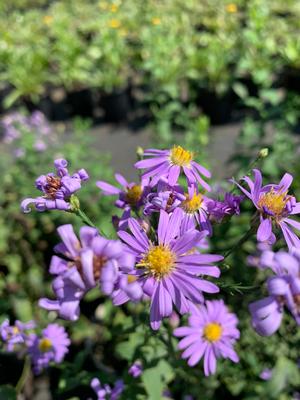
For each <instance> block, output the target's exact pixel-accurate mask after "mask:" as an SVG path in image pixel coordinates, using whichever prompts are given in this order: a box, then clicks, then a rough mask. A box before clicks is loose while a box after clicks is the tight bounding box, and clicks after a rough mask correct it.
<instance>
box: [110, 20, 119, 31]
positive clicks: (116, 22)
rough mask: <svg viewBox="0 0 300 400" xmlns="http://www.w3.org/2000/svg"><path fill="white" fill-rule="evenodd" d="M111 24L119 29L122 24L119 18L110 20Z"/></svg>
mask: <svg viewBox="0 0 300 400" xmlns="http://www.w3.org/2000/svg"><path fill="white" fill-rule="evenodd" d="M109 26H110V27H111V28H113V29H118V28H120V26H121V22H120V21H119V20H118V19H111V20H110V21H109Z"/></svg>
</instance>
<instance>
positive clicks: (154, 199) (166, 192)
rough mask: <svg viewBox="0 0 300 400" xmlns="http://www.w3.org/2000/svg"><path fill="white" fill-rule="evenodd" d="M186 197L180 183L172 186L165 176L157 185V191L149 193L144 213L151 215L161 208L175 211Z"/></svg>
mask: <svg viewBox="0 0 300 400" xmlns="http://www.w3.org/2000/svg"><path fill="white" fill-rule="evenodd" d="M185 198H186V197H185V195H184V191H183V188H182V187H181V186H180V185H174V186H170V185H169V184H168V181H167V180H166V179H165V178H164V179H160V180H159V181H158V183H157V186H156V193H150V194H148V196H147V198H146V200H145V206H144V214H145V215H150V214H152V213H153V212H159V211H160V210H165V211H166V212H168V213H170V212H173V211H174V210H175V208H177V207H178V206H179V205H180V204H181V202H182V201H184V200H185Z"/></svg>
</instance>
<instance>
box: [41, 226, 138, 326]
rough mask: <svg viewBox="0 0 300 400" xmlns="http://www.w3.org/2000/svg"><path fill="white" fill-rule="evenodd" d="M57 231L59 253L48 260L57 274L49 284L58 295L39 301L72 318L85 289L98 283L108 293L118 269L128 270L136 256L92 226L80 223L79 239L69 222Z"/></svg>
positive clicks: (77, 310) (46, 306)
mask: <svg viewBox="0 0 300 400" xmlns="http://www.w3.org/2000/svg"><path fill="white" fill-rule="evenodd" d="M58 233H59V235H60V237H61V238H62V241H63V243H60V244H59V245H58V246H56V247H55V251H56V252H58V253H60V254H61V255H62V257H60V256H53V257H52V260H51V264H50V273H51V274H53V275H56V278H55V279H54V281H53V284H52V287H53V290H54V292H55V294H56V297H57V299H56V300H50V299H45V298H44V299H40V301H39V305H40V306H41V307H43V308H45V309H47V310H53V311H57V312H58V313H59V315H60V316H61V317H62V318H65V319H68V320H73V321H74V320H76V319H78V316H79V313H80V310H79V304H80V300H81V299H82V297H83V296H84V295H85V293H86V292H88V291H89V290H90V289H92V288H94V287H96V286H97V285H100V287H101V289H102V291H103V293H105V294H111V293H112V291H113V290H114V289H115V284H116V283H117V282H118V279H119V269H123V270H126V271H127V272H130V271H131V269H133V266H134V261H135V259H134V256H133V255H132V254H129V253H128V252H127V251H126V248H125V246H124V245H123V244H122V243H121V242H120V241H118V240H108V239H106V238H104V237H102V236H100V235H99V233H98V231H97V230H96V229H95V228H90V227H87V226H84V227H82V228H81V229H80V235H79V236H80V240H78V238H77V236H76V235H75V233H74V230H73V227H72V225H63V226H60V227H59V228H58Z"/></svg>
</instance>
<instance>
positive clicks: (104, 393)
mask: <svg viewBox="0 0 300 400" xmlns="http://www.w3.org/2000/svg"><path fill="white" fill-rule="evenodd" d="M91 387H92V389H93V390H94V391H95V393H96V396H97V400H117V399H118V398H119V397H120V396H121V394H122V393H123V391H124V382H123V381H122V380H121V379H120V380H118V381H116V383H115V386H114V387H113V388H111V387H110V386H109V385H108V384H105V385H103V386H102V384H101V382H100V380H99V379H98V378H93V379H92V381H91Z"/></svg>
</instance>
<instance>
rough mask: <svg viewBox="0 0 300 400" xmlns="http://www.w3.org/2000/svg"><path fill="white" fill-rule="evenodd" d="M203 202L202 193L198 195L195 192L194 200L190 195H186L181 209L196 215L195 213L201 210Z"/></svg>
mask: <svg viewBox="0 0 300 400" xmlns="http://www.w3.org/2000/svg"><path fill="white" fill-rule="evenodd" d="M202 202H203V198H202V195H201V194H200V193H198V194H197V193H196V192H194V194H193V196H192V198H190V197H189V195H188V194H186V195H185V200H184V201H183V202H182V203H181V207H182V208H183V209H184V211H185V212H186V213H188V214H194V212H196V211H197V210H199V208H200V207H201V204H202Z"/></svg>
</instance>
